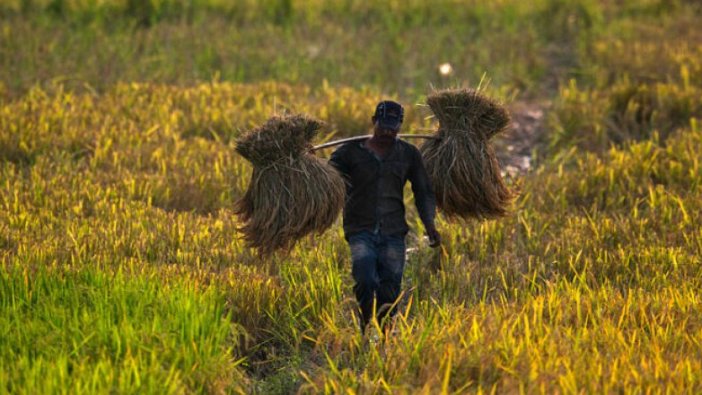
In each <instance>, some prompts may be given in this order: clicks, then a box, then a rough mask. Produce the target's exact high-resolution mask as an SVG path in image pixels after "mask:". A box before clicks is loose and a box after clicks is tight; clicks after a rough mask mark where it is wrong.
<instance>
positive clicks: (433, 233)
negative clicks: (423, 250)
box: [427, 227, 441, 248]
mask: <svg viewBox="0 0 702 395" xmlns="http://www.w3.org/2000/svg"><path fill="white" fill-rule="evenodd" d="M427 236H428V237H429V247H431V248H436V247H438V246H440V245H441V235H440V234H439V231H438V230H436V228H434V227H431V228H427Z"/></svg>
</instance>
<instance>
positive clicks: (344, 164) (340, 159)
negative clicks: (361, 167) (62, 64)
mask: <svg viewBox="0 0 702 395" xmlns="http://www.w3.org/2000/svg"><path fill="white" fill-rule="evenodd" d="M346 151H347V150H346V148H345V146H343V145H342V146H341V147H339V148H337V149H336V150H335V151H334V152H333V153H332V154H331V157H330V158H329V164H330V165H332V166H333V167H334V168H336V169H337V170H338V171H339V173H341V175H342V176H344V177H348V174H349V165H348V161H347V158H346V157H347V155H346Z"/></svg>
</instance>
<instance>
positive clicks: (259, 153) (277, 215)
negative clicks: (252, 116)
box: [235, 115, 345, 255]
mask: <svg viewBox="0 0 702 395" xmlns="http://www.w3.org/2000/svg"><path fill="white" fill-rule="evenodd" d="M320 126H321V123H320V122H319V121H316V120H314V119H311V118H307V117H304V116H301V115H292V116H282V117H273V118H271V119H269V120H268V121H267V122H266V123H265V124H264V125H263V126H261V127H260V128H257V129H255V130H253V131H251V132H249V133H247V134H246V135H244V136H242V137H241V138H240V139H239V140H238V141H237V147H236V150H237V152H239V153H240V154H241V155H242V156H244V157H245V158H246V159H248V160H249V161H250V162H251V163H252V164H253V165H254V169H253V173H252V175H251V182H250V183H249V187H248V189H247V190H246V192H245V193H244V195H243V197H242V198H241V199H240V200H239V201H237V202H236V204H235V213H236V214H237V215H238V216H239V219H240V220H241V221H242V222H243V225H242V226H241V228H240V231H241V232H242V233H243V234H244V239H245V240H246V243H247V245H248V246H250V247H253V248H256V249H257V250H258V252H259V254H261V255H269V254H271V253H273V252H275V251H277V250H290V249H291V248H292V247H293V246H294V245H295V243H296V242H297V241H298V240H299V239H301V238H302V237H304V236H306V235H308V234H310V233H322V232H324V231H325V230H326V229H328V228H329V227H330V226H331V225H332V224H333V223H334V221H335V219H336V217H337V216H338V215H339V212H340V211H341V208H342V207H343V204H344V196H345V185H344V181H343V178H342V177H341V175H339V173H338V172H337V171H336V170H335V169H334V168H333V167H331V166H330V165H329V164H328V163H326V161H322V160H320V159H319V158H317V157H315V156H314V155H312V154H311V153H310V152H309V149H310V148H311V144H310V141H311V140H312V138H313V137H314V136H315V135H316V134H317V131H318V130H319V128H320Z"/></svg>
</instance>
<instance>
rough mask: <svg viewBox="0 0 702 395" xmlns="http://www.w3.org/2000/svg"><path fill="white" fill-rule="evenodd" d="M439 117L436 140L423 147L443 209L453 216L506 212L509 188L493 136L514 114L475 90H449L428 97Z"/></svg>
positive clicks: (439, 203) (440, 205)
mask: <svg viewBox="0 0 702 395" xmlns="http://www.w3.org/2000/svg"><path fill="white" fill-rule="evenodd" d="M427 104H429V107H430V108H431V110H432V111H433V112H434V115H435V116H436V118H437V119H438V120H439V130H438V132H437V137H439V139H437V140H428V141H427V142H425V143H424V144H423V145H422V148H421V152H422V157H423V158H424V163H425V166H426V168H427V172H428V173H429V177H430V179H431V181H432V185H433V187H434V191H435V193H436V202H437V205H438V207H439V208H440V209H441V210H442V211H443V212H444V214H446V215H447V216H449V217H463V218H478V219H487V218H496V217H501V216H504V215H506V214H507V211H508V207H509V205H510V203H511V200H512V198H513V194H512V192H510V191H509V190H508V189H507V186H506V185H505V183H504V181H503V179H502V174H501V173H500V167H499V164H498V162H497V158H496V157H495V152H494V150H493V148H492V146H491V145H490V142H489V140H490V138H492V137H493V136H494V135H496V134H497V133H500V132H502V131H503V130H505V129H506V127H507V125H508V124H509V121H510V118H509V114H508V113H507V111H506V110H505V108H504V107H502V106H501V105H500V104H498V103H497V102H495V101H493V100H491V99H489V98H487V97H485V96H483V95H481V94H480V93H479V92H477V91H474V90H467V89H461V90H444V91H439V92H436V93H434V94H432V95H430V96H429V97H428V98H427Z"/></svg>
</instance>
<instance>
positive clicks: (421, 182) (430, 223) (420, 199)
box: [409, 148, 441, 247]
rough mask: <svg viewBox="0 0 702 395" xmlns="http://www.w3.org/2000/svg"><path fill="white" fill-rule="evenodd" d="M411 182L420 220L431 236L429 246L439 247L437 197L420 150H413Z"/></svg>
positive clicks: (410, 172)
mask: <svg viewBox="0 0 702 395" xmlns="http://www.w3.org/2000/svg"><path fill="white" fill-rule="evenodd" d="M409 180H410V182H411V183H412V192H413V193H414V203H415V205H416V206H417V212H418V213H419V218H420V219H421V220H422V223H423V224H424V228H425V229H426V230H427V236H429V245H430V246H431V247H438V246H439V244H441V236H440V235H439V232H438V231H437V230H436V225H435V224H434V218H435V217H436V197H435V196H434V190H433V189H432V186H431V182H430V181H429V176H428V175H427V170H426V168H425V167H424V161H422V156H421V154H420V153H419V150H417V149H416V148H414V149H413V150H412V161H411V163H410V171H409Z"/></svg>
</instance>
